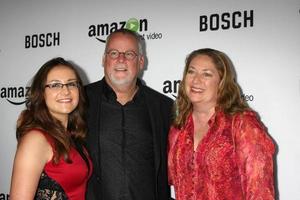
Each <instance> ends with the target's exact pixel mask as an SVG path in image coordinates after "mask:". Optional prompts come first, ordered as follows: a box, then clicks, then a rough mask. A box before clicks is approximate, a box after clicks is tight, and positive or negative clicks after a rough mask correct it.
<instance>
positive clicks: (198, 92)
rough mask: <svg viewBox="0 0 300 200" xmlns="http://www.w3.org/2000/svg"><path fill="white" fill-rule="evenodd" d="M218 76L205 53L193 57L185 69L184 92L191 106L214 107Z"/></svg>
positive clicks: (218, 81) (216, 96)
mask: <svg viewBox="0 0 300 200" xmlns="http://www.w3.org/2000/svg"><path fill="white" fill-rule="evenodd" d="M219 83H220V76H219V74H218V71H217V69H216V67H215V64H214V63H213V61H212V59H211V58H210V57H209V56H207V55H198V56H196V57H194V58H193V59H192V60H191V62H190V64H189V66H188V69H187V73H186V77H185V92H186V95H187V97H188V98H189V100H190V101H191V103H192V104H193V106H195V105H205V106H209V107H215V106H216V104H217V98H218V88H219Z"/></svg>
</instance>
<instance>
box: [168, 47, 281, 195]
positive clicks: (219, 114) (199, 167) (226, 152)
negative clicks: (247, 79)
mask: <svg viewBox="0 0 300 200" xmlns="http://www.w3.org/2000/svg"><path fill="white" fill-rule="evenodd" d="M274 152H275V147H274V144H273V142H272V140H271V138H270V137H269V136H268V134H267V133H266V130H265V128H264V126H263V125H262V123H261V122H260V121H259V119H258V117H257V115H256V114H255V112H253V111H252V110H251V109H250V108H249V107H248V106H247V104H246V103H245V101H244V100H243V99H242V97H241V94H240V89H239V86H238V84H237V83H236V81H235V76H234V72H233V66H232V64H231V62H230V60H229V58H228V57H227V56H226V55H225V54H224V53H222V52H220V51H217V50H214V49H199V50H196V51H193V52H192V53H191V54H190V55H189V56H188V57H187V59H186V66H185V69H184V74H183V80H182V81H181V84H180V89H179V93H178V99H177V101H176V118H175V119H174V123H173V126H172V127H171V130H170V134H169V153H168V167H169V183H170V184H171V185H174V188H175V194H176V200H221V199H222V200H225V199H228V200H248V199H255V200H258V199H262V200H268V199H274V198H275V194H274V175H273V156H274Z"/></svg>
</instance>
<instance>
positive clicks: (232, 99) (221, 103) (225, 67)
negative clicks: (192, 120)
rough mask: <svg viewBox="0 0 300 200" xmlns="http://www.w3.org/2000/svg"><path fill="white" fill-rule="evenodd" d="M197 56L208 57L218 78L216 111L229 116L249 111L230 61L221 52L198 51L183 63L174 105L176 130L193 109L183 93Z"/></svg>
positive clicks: (210, 50) (212, 50)
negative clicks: (191, 64)
mask: <svg viewBox="0 0 300 200" xmlns="http://www.w3.org/2000/svg"><path fill="white" fill-rule="evenodd" d="M199 55H206V56H208V57H210V58H211V59H212V62H213V63H214V65H215V67H216V69H217V71H218V73H219V76H220V84H219V89H218V99H217V108H216V109H217V110H221V111H223V112H224V113H225V114H229V115H232V114H234V113H237V112H243V111H245V110H247V109H249V106H248V104H247V103H246V101H245V100H244V99H243V98H242V96H241V90H240V87H239V85H238V83H237V81H236V75H235V72H234V68H233V64H232V63H231V61H230V59H229V58H228V57H227V56H226V55H225V54H224V53H223V52H220V51H218V50H215V49H209V48H204V49H198V50H195V51H193V52H192V53H190V54H189V55H188V56H187V58H186V61H185V68H184V72H183V78H182V81H181V83H180V85H179V91H178V96H177V100H176V104H175V112H176V117H175V119H174V122H173V125H174V126H175V127H177V128H181V127H182V126H183V125H184V124H185V123H186V120H187V116H188V115H189V114H190V113H191V112H192V109H193V107H192V104H191V102H190V100H189V99H188V97H187V94H186V91H185V79H186V74H187V71H188V68H189V66H190V63H191V61H192V60H193V59H194V58H195V57H197V56H199Z"/></svg>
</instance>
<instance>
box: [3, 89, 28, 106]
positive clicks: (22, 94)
mask: <svg viewBox="0 0 300 200" xmlns="http://www.w3.org/2000/svg"><path fill="white" fill-rule="evenodd" d="M29 89H30V87H2V88H1V90H0V97H1V98H2V99H6V101H8V102H9V103H11V104H13V105H22V104H24V103H26V101H27V97H28V92H29Z"/></svg>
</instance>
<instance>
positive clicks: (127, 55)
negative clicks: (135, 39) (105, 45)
mask: <svg viewBox="0 0 300 200" xmlns="http://www.w3.org/2000/svg"><path fill="white" fill-rule="evenodd" d="M106 54H107V55H108V56H109V57H110V58H111V59H117V58H119V57H120V55H121V54H124V57H125V58H126V60H133V59H135V58H136V57H137V55H138V54H137V53H135V52H134V51H125V52H119V51H118V50H115V49H112V50H109V51H107V52H106Z"/></svg>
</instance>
